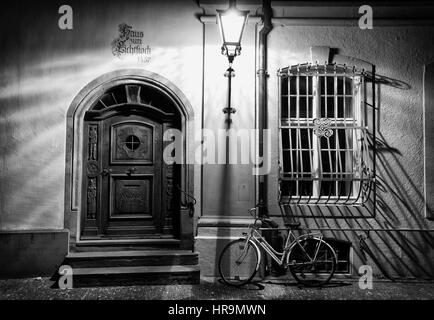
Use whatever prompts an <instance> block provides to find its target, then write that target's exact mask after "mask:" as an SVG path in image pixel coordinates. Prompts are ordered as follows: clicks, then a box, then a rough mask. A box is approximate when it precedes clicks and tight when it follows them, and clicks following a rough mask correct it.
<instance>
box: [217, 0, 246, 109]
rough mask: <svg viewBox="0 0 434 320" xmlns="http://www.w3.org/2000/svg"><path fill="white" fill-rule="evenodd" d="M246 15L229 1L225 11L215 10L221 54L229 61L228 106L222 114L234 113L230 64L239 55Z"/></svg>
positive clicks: (233, 2) (227, 72)
mask: <svg viewBox="0 0 434 320" xmlns="http://www.w3.org/2000/svg"><path fill="white" fill-rule="evenodd" d="M248 15H249V11H243V10H238V9H237V8H236V6H235V0H230V1H229V8H228V9H227V10H217V21H218V24H219V29H220V35H221V37H222V41H223V45H222V51H221V52H222V54H223V55H225V56H227V57H228V61H229V68H228V69H227V70H226V73H225V77H227V78H228V106H227V107H226V108H224V109H223V112H224V113H229V114H231V113H235V111H236V110H235V109H234V108H232V107H231V79H232V77H234V76H235V73H234V69H232V62H233V61H234V58H235V57H236V56H239V55H240V54H241V37H242V36H243V31H244V26H245V25H246V22H247V17H248Z"/></svg>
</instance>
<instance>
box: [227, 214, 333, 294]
mask: <svg viewBox="0 0 434 320" xmlns="http://www.w3.org/2000/svg"><path fill="white" fill-rule="evenodd" d="M253 212H254V213H255V214H254V215H253V214H252V213H253ZM249 213H250V214H251V215H252V217H253V218H255V220H254V223H253V224H251V225H250V226H249V232H245V233H243V237H242V238H240V239H237V240H234V241H231V242H229V243H228V244H227V245H226V246H225V247H224V248H223V250H222V252H221V254H220V257H219V273H220V276H221V278H222V280H223V281H224V282H225V283H226V284H228V285H231V286H237V287H238V286H242V285H245V284H247V283H249V282H251V280H252V279H253V277H254V276H255V275H256V273H257V272H258V270H259V267H260V263H261V258H262V252H261V250H260V249H259V248H260V247H261V248H262V249H263V250H264V251H265V252H266V253H267V254H268V255H269V256H270V257H271V258H272V259H273V260H274V261H276V263H277V264H278V265H279V266H283V267H284V268H289V270H290V272H291V274H292V275H293V277H294V278H295V280H297V282H298V283H301V284H303V285H305V286H309V287H313V286H322V285H324V284H326V283H328V282H329V281H330V279H331V278H332V277H333V274H334V272H335V269H336V263H337V258H336V253H335V251H334V250H333V248H332V247H331V246H330V245H329V244H328V243H327V242H326V241H325V240H323V235H322V233H307V234H302V235H299V236H296V235H295V234H294V233H293V232H292V229H293V228H298V227H299V226H300V223H292V224H285V226H286V227H287V228H285V229H284V230H286V231H288V236H287V238H286V241H285V246H284V248H283V252H278V251H276V250H275V249H274V248H273V247H272V246H271V245H270V244H269V243H268V242H267V240H266V239H265V238H264V237H263V236H262V235H261V233H260V231H264V230H276V229H275V228H261V227H260V226H259V225H257V223H258V221H261V224H262V222H263V221H264V220H265V219H264V218H259V217H257V215H256V208H252V209H250V210H249Z"/></svg>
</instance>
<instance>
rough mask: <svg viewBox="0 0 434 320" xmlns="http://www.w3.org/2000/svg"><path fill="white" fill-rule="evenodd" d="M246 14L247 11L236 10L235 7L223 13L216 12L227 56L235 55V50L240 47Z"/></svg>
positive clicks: (220, 11)
mask: <svg viewBox="0 0 434 320" xmlns="http://www.w3.org/2000/svg"><path fill="white" fill-rule="evenodd" d="M248 13H249V11H241V10H237V9H236V8H235V7H231V8H229V9H228V10H225V11H223V10H217V16H218V23H219V27H220V35H221V37H222V41H223V47H224V48H225V49H226V50H227V54H235V50H236V49H237V48H238V47H240V46H241V37H242V36H243V30H244V26H245V24H246V22H247V16H248Z"/></svg>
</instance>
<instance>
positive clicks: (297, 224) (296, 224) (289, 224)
mask: <svg viewBox="0 0 434 320" xmlns="http://www.w3.org/2000/svg"><path fill="white" fill-rule="evenodd" d="M300 225H301V223H300V222H285V227H287V228H290V229H296V228H298V227H300Z"/></svg>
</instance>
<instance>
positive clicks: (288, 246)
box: [245, 226, 323, 266]
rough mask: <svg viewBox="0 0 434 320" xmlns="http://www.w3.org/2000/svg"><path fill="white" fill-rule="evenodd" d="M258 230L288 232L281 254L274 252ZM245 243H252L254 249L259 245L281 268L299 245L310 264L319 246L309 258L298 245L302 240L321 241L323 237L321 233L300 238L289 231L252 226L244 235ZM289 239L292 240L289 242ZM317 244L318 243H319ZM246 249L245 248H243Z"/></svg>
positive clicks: (314, 258) (304, 235) (308, 234)
mask: <svg viewBox="0 0 434 320" xmlns="http://www.w3.org/2000/svg"><path fill="white" fill-rule="evenodd" d="M259 230H261V231H264V230H287V231H288V237H287V238H286V242H285V247H284V249H283V252H278V251H276V250H275V249H274V248H273V247H272V246H271V245H270V244H269V243H268V242H267V240H266V239H265V238H264V237H263V236H262V235H261V234H260V233H259ZM246 236H247V237H246V243H248V242H249V241H252V242H253V243H254V244H255V245H256V247H257V246H258V245H259V246H261V247H262V248H263V249H264V250H265V252H266V253H267V254H268V255H269V256H270V257H271V258H272V259H273V260H274V261H276V262H277V263H278V264H279V266H282V265H284V264H285V262H284V261H285V259H286V257H287V256H288V254H289V253H290V252H291V250H292V249H293V248H294V247H295V246H296V245H299V246H300V248H301V250H303V252H304V253H305V254H306V256H307V257H308V258H309V261H310V262H313V261H315V260H316V257H317V254H318V252H319V246H318V247H317V248H316V249H315V255H314V256H313V257H311V256H310V255H309V254H308V253H307V252H306V250H305V249H304V248H303V246H302V245H301V244H300V242H301V241H302V240H305V239H310V238H316V239H319V240H321V241H322V238H323V235H322V233H307V234H303V235H300V236H295V235H294V234H293V233H292V231H291V230H290V229H275V228H255V227H254V226H251V227H250V234H248V235H247V234H246ZM291 238H292V239H293V240H291ZM321 241H320V242H318V243H321ZM245 248H247V246H246V247H245ZM258 260H259V261H258V265H259V262H260V260H261V253H260V252H259V257H258Z"/></svg>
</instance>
